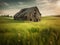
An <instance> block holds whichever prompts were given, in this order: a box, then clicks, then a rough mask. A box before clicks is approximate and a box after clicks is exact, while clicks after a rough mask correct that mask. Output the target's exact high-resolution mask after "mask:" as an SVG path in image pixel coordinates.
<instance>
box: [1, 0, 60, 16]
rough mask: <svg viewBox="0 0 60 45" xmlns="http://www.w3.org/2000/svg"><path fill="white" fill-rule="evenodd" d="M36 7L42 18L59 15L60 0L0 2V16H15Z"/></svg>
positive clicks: (5, 0) (13, 0) (4, 0)
mask: <svg viewBox="0 0 60 45" xmlns="http://www.w3.org/2000/svg"><path fill="white" fill-rule="evenodd" d="M33 6H37V7H38V9H39V11H40V13H41V14H42V16H50V15H60V0H0V15H4V14H5V15H12V16H14V14H16V13H17V12H19V11H20V10H21V9H23V8H29V7H33Z"/></svg>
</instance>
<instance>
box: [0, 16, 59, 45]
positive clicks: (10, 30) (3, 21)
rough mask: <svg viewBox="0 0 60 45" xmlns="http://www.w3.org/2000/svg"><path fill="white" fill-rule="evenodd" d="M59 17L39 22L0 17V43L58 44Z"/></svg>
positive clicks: (2, 44) (45, 18) (27, 44)
mask: <svg viewBox="0 0 60 45" xmlns="http://www.w3.org/2000/svg"><path fill="white" fill-rule="evenodd" d="M59 42H60V17H42V18H41V21H39V22H30V21H22V20H20V21H18V20H13V18H8V17H0V45H60V43H59Z"/></svg>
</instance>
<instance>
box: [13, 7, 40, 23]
mask: <svg viewBox="0 0 60 45" xmlns="http://www.w3.org/2000/svg"><path fill="white" fill-rule="evenodd" d="M14 19H15V20H28V21H34V22H38V21H40V20H41V13H40V12H39V9H38V8H37V7H30V8H24V9H22V10H21V11H19V12H18V13H16V14H15V15H14Z"/></svg>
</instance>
